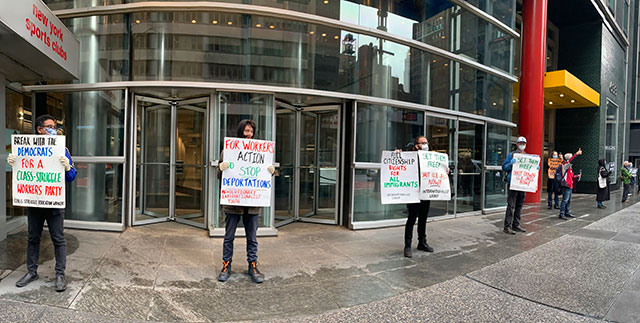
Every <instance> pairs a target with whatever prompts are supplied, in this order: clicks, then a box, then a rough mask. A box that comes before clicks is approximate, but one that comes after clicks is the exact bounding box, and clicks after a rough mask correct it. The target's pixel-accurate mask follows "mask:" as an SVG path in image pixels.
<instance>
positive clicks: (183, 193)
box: [175, 101, 207, 225]
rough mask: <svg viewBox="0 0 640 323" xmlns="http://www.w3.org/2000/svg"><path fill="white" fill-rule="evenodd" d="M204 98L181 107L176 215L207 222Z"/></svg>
mask: <svg viewBox="0 0 640 323" xmlns="http://www.w3.org/2000/svg"><path fill="white" fill-rule="evenodd" d="M206 106H207V103H206V101H203V102H201V103H196V104H193V105H189V106H178V108H177V110H178V111H177V116H178V120H177V121H176V122H177V128H176V149H175V151H176V167H175V172H176V186H175V216H176V218H180V219H185V220H189V221H193V222H196V223H199V224H201V225H204V224H205V218H204V200H205V197H204V187H203V185H204V183H205V180H206V179H205V171H204V167H205V163H206V161H205V155H204V151H205V150H204V149H205V146H206V145H205V111H206Z"/></svg>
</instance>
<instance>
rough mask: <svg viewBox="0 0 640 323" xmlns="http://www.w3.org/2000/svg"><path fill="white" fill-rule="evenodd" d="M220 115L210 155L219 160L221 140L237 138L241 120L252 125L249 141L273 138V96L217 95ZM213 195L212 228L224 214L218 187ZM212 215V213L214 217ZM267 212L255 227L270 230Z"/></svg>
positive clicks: (220, 222)
mask: <svg viewBox="0 0 640 323" xmlns="http://www.w3.org/2000/svg"><path fill="white" fill-rule="evenodd" d="M218 100H219V108H220V114H219V116H218V118H219V119H218V129H219V131H220V133H219V137H220V140H219V141H218V143H217V144H216V147H215V149H214V152H213V154H216V155H215V157H219V154H220V152H221V151H222V150H223V147H224V138H225V137H237V136H238V124H239V123H240V121H242V120H244V119H251V120H253V121H255V123H256V128H257V129H255V133H254V136H253V138H254V139H259V140H272V138H273V117H274V116H273V110H274V109H273V103H274V99H273V95H270V94H260V93H241V92H220V93H219V94H218ZM215 189H216V192H215V196H216V198H215V202H214V204H215V205H214V207H215V208H216V209H217V210H218V212H217V218H216V219H214V225H216V227H219V228H220V227H224V221H225V219H224V218H225V217H224V212H222V208H221V206H220V199H219V196H220V186H217V187H216V188H215ZM214 214H216V213H214ZM270 214H271V208H268V207H265V208H262V213H261V214H260V218H259V220H258V221H259V222H258V226H259V227H270V226H271V216H270Z"/></svg>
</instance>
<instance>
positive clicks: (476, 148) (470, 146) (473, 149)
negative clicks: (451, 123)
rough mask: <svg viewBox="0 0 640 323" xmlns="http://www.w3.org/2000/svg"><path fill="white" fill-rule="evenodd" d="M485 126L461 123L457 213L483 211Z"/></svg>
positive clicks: (459, 128)
mask: <svg viewBox="0 0 640 323" xmlns="http://www.w3.org/2000/svg"><path fill="white" fill-rule="evenodd" d="M483 142H484V126H483V125H482V124H475V123H470V122H464V121H459V124H458V154H457V158H458V187H457V192H456V203H457V210H456V212H457V213H463V212H469V211H477V210H480V209H481V197H482V170H483V165H482V151H483V145H484V144H483Z"/></svg>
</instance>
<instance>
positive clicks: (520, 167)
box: [509, 154, 540, 193]
mask: <svg viewBox="0 0 640 323" xmlns="http://www.w3.org/2000/svg"><path fill="white" fill-rule="evenodd" d="M513 158H514V159H515V160H516V163H515V164H513V166H511V182H509V189H510V190H514V191H522V192H529V193H535V192H536V191H537V190H538V182H539V180H538V175H539V173H540V156H538V155H527V154H513Z"/></svg>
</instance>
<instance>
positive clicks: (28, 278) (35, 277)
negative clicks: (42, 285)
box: [16, 272, 39, 287]
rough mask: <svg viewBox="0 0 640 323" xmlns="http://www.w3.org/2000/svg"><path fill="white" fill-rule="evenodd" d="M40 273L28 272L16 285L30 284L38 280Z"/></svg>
mask: <svg viewBox="0 0 640 323" xmlns="http://www.w3.org/2000/svg"><path fill="white" fill-rule="evenodd" d="M38 278H39V277H38V273H32V272H27V273H26V274H24V276H22V278H20V280H18V281H17V282H16V287H24V286H27V285H29V283H31V282H32V281H34V280H38Z"/></svg>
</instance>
